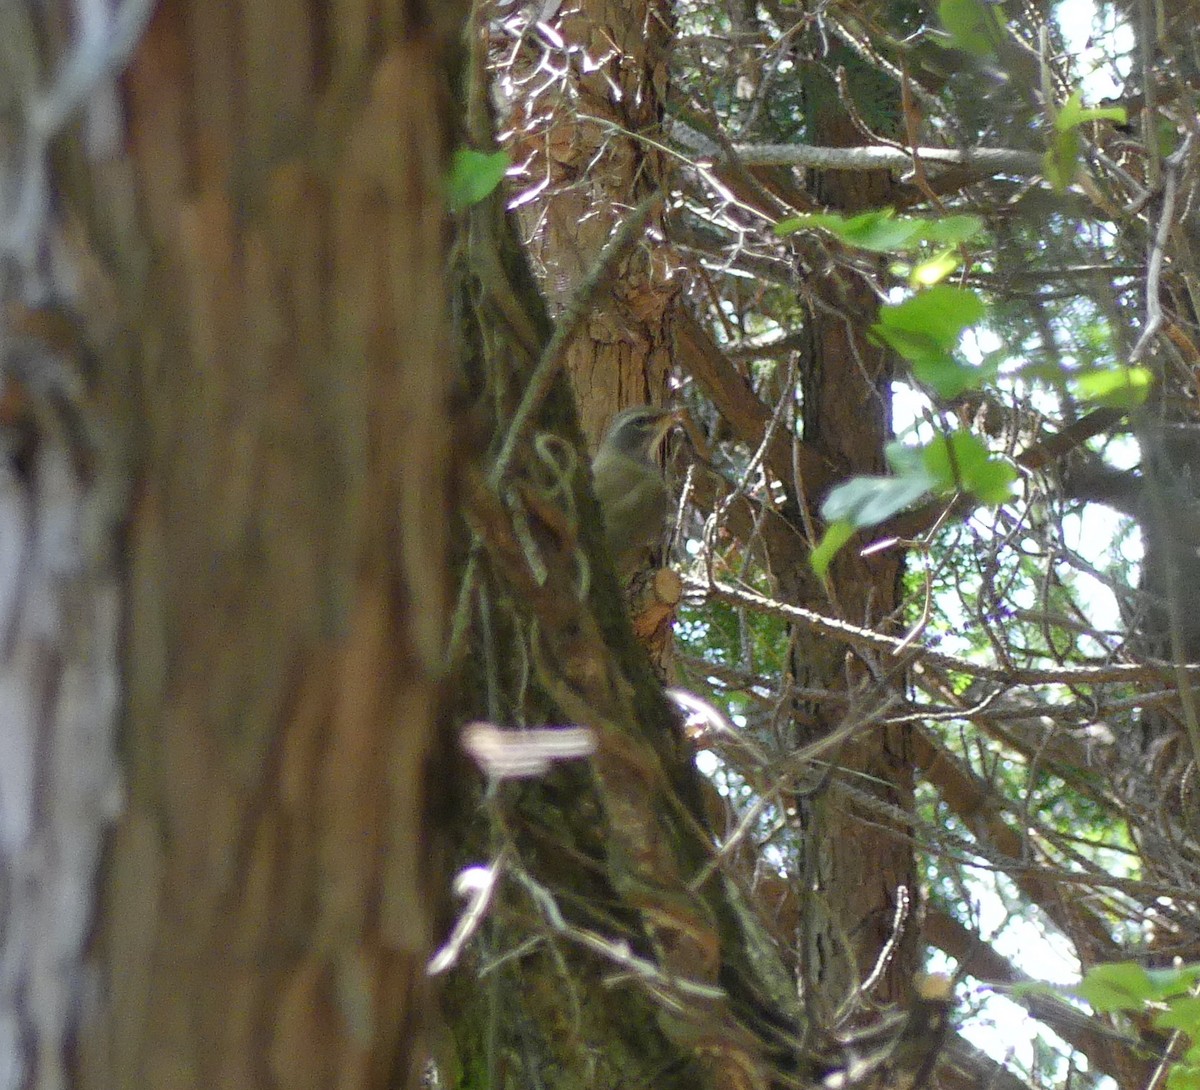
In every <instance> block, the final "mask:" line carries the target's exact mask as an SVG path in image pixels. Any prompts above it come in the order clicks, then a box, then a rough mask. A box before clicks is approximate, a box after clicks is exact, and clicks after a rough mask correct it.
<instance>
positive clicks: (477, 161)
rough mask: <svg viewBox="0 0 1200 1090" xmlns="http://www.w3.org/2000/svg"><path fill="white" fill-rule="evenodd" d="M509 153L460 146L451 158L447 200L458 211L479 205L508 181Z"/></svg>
mask: <svg viewBox="0 0 1200 1090" xmlns="http://www.w3.org/2000/svg"><path fill="white" fill-rule="evenodd" d="M508 166H509V159H508V153H507V152H503V151H497V152H493V153H492V154H490V155H489V154H488V153H487V152H483V151H475V150H473V149H472V148H459V149H458V150H457V151H455V153H454V155H453V156H452V157H451V159H450V174H449V176H448V177H447V179H446V199H447V201H448V202H449V204H450V208H451V210H452V211H454V212H461V211H462V210H463V209H464V208H469V207H470V206H471V205H473V204H478V203H479V202H480V201H481V200H483V198H484V197H486V196H487V195H488V194H489V193H491V192H492V190H494V189H495V188H496V186H498V185H499V184H500V183H501V181H503V180H504V175H505V172H506V171H507V170H508Z"/></svg>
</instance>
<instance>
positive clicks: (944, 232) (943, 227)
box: [924, 216, 983, 246]
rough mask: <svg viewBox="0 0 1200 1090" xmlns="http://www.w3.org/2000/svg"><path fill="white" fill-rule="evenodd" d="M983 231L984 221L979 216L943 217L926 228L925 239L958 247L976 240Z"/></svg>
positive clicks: (931, 222) (932, 221)
mask: <svg viewBox="0 0 1200 1090" xmlns="http://www.w3.org/2000/svg"><path fill="white" fill-rule="evenodd" d="M982 230H983V220H982V218H981V217H979V216H943V217H942V218H941V219H938V220H931V221H930V222H929V224H928V225H927V226H926V228H925V233H924V237H925V240H926V241H927V242H940V243H941V244H942V245H943V246H958V245H959V244H960V243H963V242H966V241H967V240H968V239H971V238H974V237H975V236H976V235H977V234H979V233H980V232H981V231H982Z"/></svg>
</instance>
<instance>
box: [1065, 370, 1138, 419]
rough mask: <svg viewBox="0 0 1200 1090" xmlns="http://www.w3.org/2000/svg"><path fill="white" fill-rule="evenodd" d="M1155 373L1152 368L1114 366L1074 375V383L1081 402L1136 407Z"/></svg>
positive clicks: (1123, 407)
mask: <svg viewBox="0 0 1200 1090" xmlns="http://www.w3.org/2000/svg"><path fill="white" fill-rule="evenodd" d="M1153 382H1154V375H1153V373H1152V372H1151V371H1150V369H1149V368H1148V367H1112V368H1106V369H1105V370H1103V371H1085V372H1084V373H1083V374H1080V375H1076V376H1074V381H1073V382H1072V386H1073V388H1074V390H1075V395H1076V396H1077V397H1078V398H1079V399H1080V400H1081V401H1095V402H1097V403H1098V404H1100V405H1107V406H1110V407H1112V408H1115V409H1135V408H1137V406H1139V405H1140V404H1141V403H1142V402H1143V401H1145V400H1146V395H1147V394H1149V392H1150V386H1151V384H1152V383H1153Z"/></svg>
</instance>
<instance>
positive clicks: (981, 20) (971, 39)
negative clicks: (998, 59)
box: [937, 0, 1004, 57]
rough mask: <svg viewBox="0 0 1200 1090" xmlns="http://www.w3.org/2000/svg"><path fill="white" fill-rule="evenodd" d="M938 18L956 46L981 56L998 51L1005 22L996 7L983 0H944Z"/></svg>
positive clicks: (939, 5) (940, 5)
mask: <svg viewBox="0 0 1200 1090" xmlns="http://www.w3.org/2000/svg"><path fill="white" fill-rule="evenodd" d="M937 11H938V19H940V20H941V23H942V26H943V27H945V28H946V32H947V33H948V34H949V35H950V38H951V40H952V42H953V44H954V45H955V46H957V47H958V48H959V49H961V50H963V51H964V52H966V53H973V54H974V55H975V56H977V57H986V56H990V55H991V54H993V53H995V52H996V42H997V41H998V40H999V39H1000V36H1001V34H1002V33H1003V30H1004V21H1003V17H1002V16H1001V14H1000V12H999V11H997V10H996V8H995V7H993V6H991V5H989V4H986V3H981V2H980V0H941V3H939V4H938V9H937Z"/></svg>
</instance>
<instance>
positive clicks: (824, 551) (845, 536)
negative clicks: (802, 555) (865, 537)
mask: <svg viewBox="0 0 1200 1090" xmlns="http://www.w3.org/2000/svg"><path fill="white" fill-rule="evenodd" d="M853 536H854V527H853V526H852V525H851V524H850V523H849V522H834V523H831V524H830V525H829V527H828V529H826V531H825V536H824V537H823V538H821V543H820V544H819V545H818V546H817V547H816V548H815V549H813V551H812V556H810V557H809V563H810V564H811V565H812V568H813V571H815V572H816V573H817V575H818V576H820V577H821V578H822V579H824V578H825V573H826V572H827V571H828V570H829V565H830V564H831V563H832V562H833V558H834V557H835V556H836V555H837V551H838V550H839V549H840V548H841V547H842V546H843V545H845V544H846V542H847V541H849V540H850V539H851V538H852V537H853Z"/></svg>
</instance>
